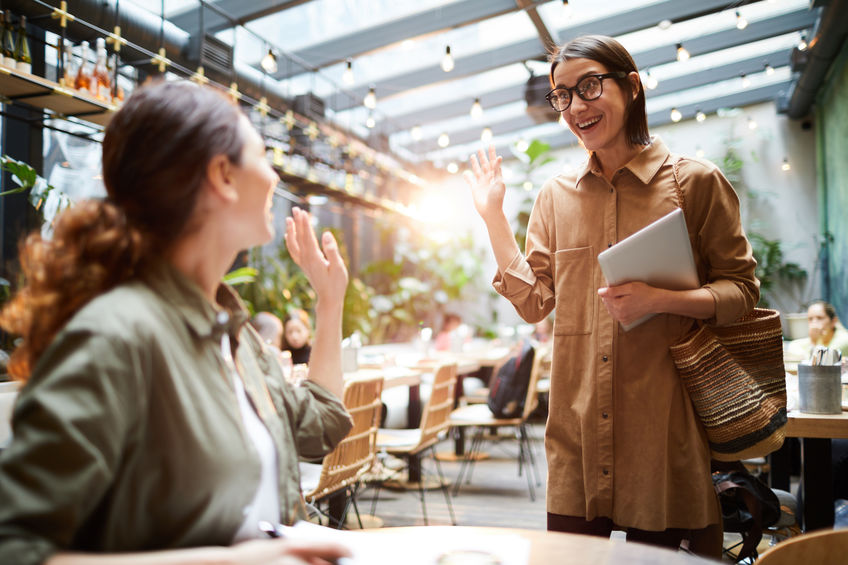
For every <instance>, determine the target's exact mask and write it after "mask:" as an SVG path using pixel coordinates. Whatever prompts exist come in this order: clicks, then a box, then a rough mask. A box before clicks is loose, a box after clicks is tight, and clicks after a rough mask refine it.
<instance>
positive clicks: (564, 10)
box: [562, 0, 571, 20]
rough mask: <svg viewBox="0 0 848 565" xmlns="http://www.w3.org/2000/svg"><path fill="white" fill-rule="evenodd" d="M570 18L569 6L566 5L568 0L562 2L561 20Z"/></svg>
mask: <svg viewBox="0 0 848 565" xmlns="http://www.w3.org/2000/svg"><path fill="white" fill-rule="evenodd" d="M569 18H571V4H569V3H568V0H562V19H563V20H568V19H569Z"/></svg>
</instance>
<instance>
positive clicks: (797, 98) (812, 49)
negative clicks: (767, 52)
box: [785, 0, 848, 119]
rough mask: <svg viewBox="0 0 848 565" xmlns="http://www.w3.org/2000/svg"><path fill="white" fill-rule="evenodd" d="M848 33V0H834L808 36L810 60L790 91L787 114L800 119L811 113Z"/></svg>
mask: <svg viewBox="0 0 848 565" xmlns="http://www.w3.org/2000/svg"><path fill="white" fill-rule="evenodd" d="M847 34H848V0H831V1H830V3H829V4H828V5H827V6H826V7H825V8H824V9H823V10H822V13H821V16H820V17H819V19H818V21H817V22H816V26H815V28H814V29H813V36H812V38H808V39H807V43H808V45H809V48H808V49H807V54H806V56H807V64H806V66H805V67H804V69H803V70H802V71H801V75H800V76H799V77H798V79H797V80H796V81H795V82H794V83H793V86H792V87H790V89H789V92H788V94H787V100H788V102H787V104H786V108H785V110H786V114H787V116H789V117H790V118H793V119H800V118H805V117H807V116H808V115H809V113H810V108H812V106H813V103H814V102H815V99H816V95H817V94H818V92H819V90H820V89H821V86H822V83H823V82H824V80H825V77H826V76H827V72H828V70H829V69H830V66H831V64H832V63H833V60H834V59H835V58H836V56H837V55H839V51H840V50H841V49H842V45H843V44H844V43H845V37H846V35H847Z"/></svg>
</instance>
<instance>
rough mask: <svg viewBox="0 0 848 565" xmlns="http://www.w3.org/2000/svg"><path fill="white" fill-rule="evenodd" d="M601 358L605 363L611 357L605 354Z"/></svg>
mask: <svg viewBox="0 0 848 565" xmlns="http://www.w3.org/2000/svg"><path fill="white" fill-rule="evenodd" d="M601 360H602V361H603V362H604V363H606V362H607V361H609V357H607V356H606V355H604V356H603V357H601Z"/></svg>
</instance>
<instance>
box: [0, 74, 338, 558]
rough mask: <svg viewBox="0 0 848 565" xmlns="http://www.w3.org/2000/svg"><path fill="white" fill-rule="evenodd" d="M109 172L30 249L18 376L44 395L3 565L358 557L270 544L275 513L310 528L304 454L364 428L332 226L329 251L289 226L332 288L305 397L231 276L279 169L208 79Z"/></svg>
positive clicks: (28, 442)
mask: <svg viewBox="0 0 848 565" xmlns="http://www.w3.org/2000/svg"><path fill="white" fill-rule="evenodd" d="M103 179H104V183H105V185H106V191H107V194H108V198H107V199H106V200H104V201H86V202H81V203H79V204H77V205H76V206H74V207H72V208H71V209H69V210H67V211H66V212H64V213H63V214H62V215H61V216H60V217H59V218H58V219H57V220H56V224H55V230H54V235H53V237H52V238H51V239H42V238H41V237H40V236H39V235H37V234H34V235H31V236H30V237H29V238H28V239H27V241H26V243H25V244H24V246H23V248H22V252H21V263H22V268H23V271H24V274H25V275H26V278H27V286H26V287H25V288H24V289H23V290H22V291H21V292H20V293H19V294H18V295H17V297H16V298H15V299H14V301H13V302H12V303H11V305H10V306H9V307H7V308H6V309H5V310H4V312H3V314H2V323H3V325H4V327H6V328H7V329H8V330H9V331H11V332H14V333H17V334H20V335H21V336H22V340H23V341H22V345H21V346H20V347H19V348H18V350H17V351H16V352H15V353H14V355H13V358H12V363H11V364H10V372H11V373H12V374H13V376H15V377H17V378H18V379H22V380H25V381H26V384H25V385H24V386H23V388H22V390H21V392H20V395H19V397H18V400H17V404H16V406H15V411H14V416H13V423H12V426H13V432H14V439H13V441H12V443H11V444H10V445H9V447H7V448H6V449H5V450H4V451H3V453H2V455H0V563H16V564H24V565H29V564H33V565H35V564H41V563H49V564H50V565H63V564H64V565H68V564H73V565H78V564H84V563H85V564H88V563H90V564H94V565H96V564H101V565H106V564H112V563H121V564H127V565H130V564H133V563H154V562H155V563H157V564H161V565H165V564H178V563H207V562H214V563H239V564H245V565H246V564H254V563H255V564H257V565H258V564H266V563H268V564H270V563H287V564H290V563H324V562H325V561H324V560H332V559H335V558H336V557H338V556H339V555H341V554H343V553H344V550H343V549H341V548H339V547H335V546H330V545H304V544H294V543H292V542H288V541H284V540H270V539H266V540H251V538H257V537H260V536H261V535H262V534H261V532H260V531H259V528H258V526H257V523H258V522H259V521H260V520H268V521H270V522H290V521H292V520H293V519H294V518H295V515H296V510H294V509H296V508H297V505H298V503H299V501H300V489H299V474H298V456H306V457H317V456H321V455H323V454H325V453H327V452H329V451H330V450H331V449H332V448H333V447H334V446H335V445H336V444H337V443H338V442H339V441H340V440H341V439H342V438H343V437H344V435H345V434H346V433H347V432H348V430H349V429H350V426H351V423H350V419H349V417H348V415H347V413H346V412H345V410H344V407H343V405H342V404H341V402H340V401H339V397H340V396H341V392H342V384H343V383H342V371H341V319H342V301H343V297H344V292H345V287H346V285H347V271H346V270H345V267H344V264H343V262H342V260H341V257H340V256H339V253H338V248H337V246H336V242H335V240H334V239H333V237H332V236H331V235H330V234H329V233H325V234H324V235H323V237H322V246H323V253H322V250H321V247H320V246H319V244H318V241H317V240H316V237H315V235H314V233H313V232H312V229H311V226H310V220H309V215H308V214H306V213H305V212H302V211H300V210H298V209H295V210H294V213H293V218H288V219H287V226H286V244H287V245H288V248H289V250H290V252H291V255H292V257H293V258H294V260H295V262H296V263H297V264H298V265H300V267H301V268H302V269H303V270H304V272H305V273H306V276H307V277H308V279H309V281H310V284H311V285H312V286H313V288H314V289H315V292H316V295H317V297H318V298H317V306H316V312H317V315H318V331H317V332H316V336H315V344H314V350H315V362H314V363H313V364H312V366H311V367H310V370H309V380H308V382H307V384H306V385H304V386H303V387H300V388H297V389H294V388H292V387H290V386H288V385H287V384H286V383H285V381H284V379H283V376H282V373H281V370H280V368H279V366H278V364H277V363H275V362H274V361H273V357H272V353H271V352H270V351H269V350H268V349H266V348H265V347H264V346H263V344H262V341H261V339H260V338H259V337H258V334H256V332H255V331H253V330H252V329H250V328H249V327H248V326H247V325H246V324H245V322H246V320H247V314H246V311H245V310H244V308H243V306H242V304H241V302H240V301H239V300H238V297H237V295H236V294H235V293H234V292H233V290H232V289H231V288H230V287H228V286H226V285H223V284H221V283H220V281H221V278H222V277H223V275H224V274H225V273H226V272H227V270H228V268H229V267H230V265H231V264H232V263H233V261H234V259H235V257H236V255H237V253H238V252H239V251H240V250H242V249H246V248H249V247H252V246H254V245H259V244H262V243H266V242H268V241H269V240H270V239H271V238H272V236H273V221H272V220H273V218H272V216H271V199H272V194H273V189H274V187H275V186H276V184H277V182H278V178H277V175H276V174H275V173H274V171H273V169H272V168H271V167H270V165H269V164H268V162H267V161H266V159H265V144H264V141H263V139H262V137H261V136H260V135H259V134H258V133H257V132H256V130H255V129H253V127H252V126H251V125H250V122H249V121H248V119H247V118H246V117H245V116H244V115H243V114H242V113H241V112H240V111H239V110H238V108H237V107H236V106H234V105H233V104H231V103H230V102H229V101H228V100H227V99H225V98H224V97H223V96H221V95H220V94H218V93H216V92H214V91H213V90H211V89H207V88H202V87H198V86H195V85H193V84H191V83H186V82H182V83H160V84H158V85H155V86H150V87H145V88H142V89H141V90H140V91H139V92H137V93H136V94H134V95H133V96H132V97H131V98H130V99H129V100H127V102H126V104H125V105H124V106H123V108H122V109H121V110H120V111H119V112H118V113H117V114H115V116H114V117H113V118H112V120H111V122H110V123H109V126H108V127H107V129H106V135H105V137H104V140H103ZM263 537H264V536H263ZM243 540H250V541H245V542H244V543H238V542H241V541H243ZM231 544H234V545H232V546H231ZM226 546H231V547H226ZM152 551H157V553H150V554H142V553H138V552H152Z"/></svg>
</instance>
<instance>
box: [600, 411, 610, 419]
mask: <svg viewBox="0 0 848 565" xmlns="http://www.w3.org/2000/svg"><path fill="white" fill-rule="evenodd" d="M601 417H602V418H603V419H604V420H606V419H607V418H609V414H607V413H606V412H604V413H602V414H601Z"/></svg>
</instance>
